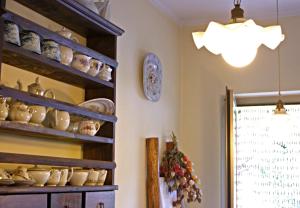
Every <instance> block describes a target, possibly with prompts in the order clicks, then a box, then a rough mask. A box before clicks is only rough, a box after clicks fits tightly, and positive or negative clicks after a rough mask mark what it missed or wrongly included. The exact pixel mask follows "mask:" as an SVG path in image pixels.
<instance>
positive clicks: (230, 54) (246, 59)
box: [222, 47, 257, 68]
mask: <svg viewBox="0 0 300 208" xmlns="http://www.w3.org/2000/svg"><path fill="white" fill-rule="evenodd" d="M256 53H257V50H256V49H253V48H252V49H248V50H247V49H245V50H236V49H235V48H234V47H233V48H232V49H231V50H227V51H226V52H223V53H222V57H223V59H224V60H225V61H226V63H228V64H229V65H231V66H233V67H236V68H243V67H245V66H247V65H249V64H250V63H252V62H253V60H254V59H255V57H256Z"/></svg>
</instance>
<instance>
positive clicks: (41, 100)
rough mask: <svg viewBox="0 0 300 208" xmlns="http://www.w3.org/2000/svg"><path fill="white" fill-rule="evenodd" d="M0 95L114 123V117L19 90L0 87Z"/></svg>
mask: <svg viewBox="0 0 300 208" xmlns="http://www.w3.org/2000/svg"><path fill="white" fill-rule="evenodd" d="M0 95H3V96H4V97H12V98H14V99H18V100H21V101H24V102H26V103H30V104H35V105H42V106H46V107H52V108H55V109H58V110H63V111H67V112H69V113H71V114H76V115H80V116H83V117H87V118H91V119H95V120H103V121H108V122H116V121H117V117H116V116H113V115H112V116H109V115H104V114H100V113H95V112H92V111H90V110H88V109H86V108H82V107H79V106H75V105H72V104H69V103H65V102H61V101H58V100H54V99H50V98H46V97H42V96H38V95H34V94H31V93H28V92H23V91H20V90H16V89H13V88H10V87H5V86H3V85H2V86H0Z"/></svg>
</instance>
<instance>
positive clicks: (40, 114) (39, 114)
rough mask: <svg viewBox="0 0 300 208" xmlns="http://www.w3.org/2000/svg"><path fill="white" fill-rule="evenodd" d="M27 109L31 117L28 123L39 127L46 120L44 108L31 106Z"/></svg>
mask: <svg viewBox="0 0 300 208" xmlns="http://www.w3.org/2000/svg"><path fill="white" fill-rule="evenodd" d="M29 108H30V109H31V112H32V116H31V119H30V121H29V122H30V123H32V124H36V125H38V126H41V125H42V122H43V121H44V120H45V118H46V114H47V109H46V107H45V106H40V105H31V106H29Z"/></svg>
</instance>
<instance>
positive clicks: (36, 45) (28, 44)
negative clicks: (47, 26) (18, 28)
mask: <svg viewBox="0 0 300 208" xmlns="http://www.w3.org/2000/svg"><path fill="white" fill-rule="evenodd" d="M21 46H22V48H24V49H26V50H29V51H32V52H35V53H37V54H41V38H40V35H39V34H37V33H36V32H33V31H30V30H23V31H22V32H21Z"/></svg>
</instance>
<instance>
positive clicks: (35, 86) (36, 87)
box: [18, 77, 55, 99]
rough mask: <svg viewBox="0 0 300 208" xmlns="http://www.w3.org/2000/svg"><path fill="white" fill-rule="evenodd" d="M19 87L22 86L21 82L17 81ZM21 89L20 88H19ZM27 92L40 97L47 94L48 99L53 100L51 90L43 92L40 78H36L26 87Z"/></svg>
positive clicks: (53, 96)
mask: <svg viewBox="0 0 300 208" xmlns="http://www.w3.org/2000/svg"><path fill="white" fill-rule="evenodd" d="M18 83H20V85H21V86H22V84H21V82H20V81H19V82H18ZM20 88H22V87H20ZM28 92H30V93H32V94H35V95H40V96H46V95H47V94H48V93H49V94H50V98H52V99H55V95H54V93H53V91H52V90H50V89H47V90H45V89H44V88H43V87H42V86H41V83H40V78H39V77H37V78H36V79H35V82H34V83H32V84H30V85H28Z"/></svg>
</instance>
